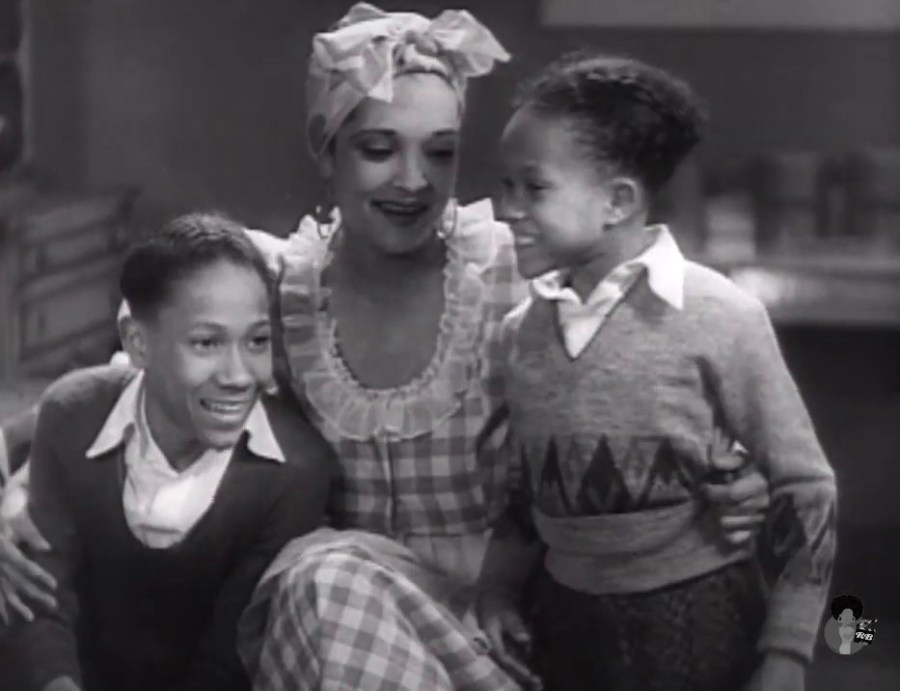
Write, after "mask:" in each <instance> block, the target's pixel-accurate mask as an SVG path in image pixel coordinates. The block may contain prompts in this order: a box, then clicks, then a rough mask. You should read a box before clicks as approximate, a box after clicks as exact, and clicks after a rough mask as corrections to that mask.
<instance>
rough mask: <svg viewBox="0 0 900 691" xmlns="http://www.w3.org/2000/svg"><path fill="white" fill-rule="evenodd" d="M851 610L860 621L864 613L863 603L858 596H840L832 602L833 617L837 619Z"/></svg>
mask: <svg viewBox="0 0 900 691" xmlns="http://www.w3.org/2000/svg"><path fill="white" fill-rule="evenodd" d="M845 609H849V610H850V611H851V612H853V616H854V617H855V618H856V619H859V618H860V617H861V616H862V613H863V603H862V600H860V599H859V598H858V597H856V595H838V596H837V597H836V598H834V599H833V600H832V601H831V616H832V617H834V618H835V619H837V618H838V617H840V616H841V613H842V612H843V611H844V610H845Z"/></svg>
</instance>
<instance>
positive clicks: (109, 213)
mask: <svg viewBox="0 0 900 691" xmlns="http://www.w3.org/2000/svg"><path fill="white" fill-rule="evenodd" d="M10 196H11V197H12V200H10V199H9V197H10ZM135 196H136V193H135V191H134V190H133V189H131V188H118V189H111V190H107V191H101V192H96V193H90V194H83V195H73V194H67V193H61V192H58V191H57V192H40V193H36V192H34V191H31V190H26V191H21V192H19V193H18V196H17V195H16V194H12V195H9V194H8V195H7V199H6V200H4V198H3V190H2V187H0V379H4V378H11V377H17V378H21V377H47V376H55V375H58V374H60V373H62V372H64V371H66V370H67V369H69V368H71V367H73V366H77V365H85V364H94V363H97V362H101V361H103V360H104V359H106V358H108V357H109V353H110V352H112V347H113V345H114V344H115V339H116V331H115V314H116V310H117V308H118V304H119V299H120V298H119V292H118V269H119V263H120V261H121V256H122V252H123V249H124V247H125V245H126V244H127V236H128V233H127V230H126V228H127V226H126V221H127V219H128V216H129V212H130V209H131V205H132V201H133V200H134V198H135Z"/></svg>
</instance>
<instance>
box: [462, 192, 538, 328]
mask: <svg viewBox="0 0 900 691" xmlns="http://www.w3.org/2000/svg"><path fill="white" fill-rule="evenodd" d="M452 246H453V247H454V248H455V249H456V251H457V252H458V253H459V254H460V256H461V257H462V258H463V261H464V262H465V263H467V264H468V265H469V266H470V267H473V268H474V269H475V271H476V272H477V274H478V275H479V277H480V279H481V282H482V284H483V286H484V288H485V290H486V291H487V293H486V298H487V299H488V301H489V303H491V304H492V305H493V306H494V307H495V308H496V310H495V312H496V316H497V317H498V318H499V317H500V316H502V315H503V314H505V313H506V311H507V310H508V309H509V308H511V307H512V306H513V305H515V304H517V303H518V302H519V301H520V300H522V298H524V297H525V296H526V295H527V294H528V290H527V284H526V282H525V281H524V279H522V277H521V276H520V275H519V271H518V268H517V265H516V253H515V248H514V245H513V235H512V231H511V230H510V228H509V226H508V225H506V224H505V223H503V222H501V221H498V220H497V219H496V218H495V217H494V210H493V205H492V204H491V201H490V200H489V199H484V200H482V201H479V202H475V203H473V204H469V205H468V206H464V207H460V209H459V222H458V223H457V227H456V233H455V237H454V239H453V240H452Z"/></svg>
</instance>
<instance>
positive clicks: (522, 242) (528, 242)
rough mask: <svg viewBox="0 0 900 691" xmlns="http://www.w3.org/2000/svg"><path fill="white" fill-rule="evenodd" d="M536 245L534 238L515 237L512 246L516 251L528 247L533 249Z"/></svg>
mask: <svg viewBox="0 0 900 691" xmlns="http://www.w3.org/2000/svg"><path fill="white" fill-rule="evenodd" d="M536 244H537V239H536V238H526V237H517V238H516V239H515V240H514V245H515V248H516V249H517V250H523V249H526V248H528V247H534V246H535V245H536Z"/></svg>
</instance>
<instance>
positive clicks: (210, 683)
mask: <svg viewBox="0 0 900 691" xmlns="http://www.w3.org/2000/svg"><path fill="white" fill-rule="evenodd" d="M121 288H122V292H123V294H124V297H125V299H126V300H127V301H128V303H129V304H130V305H131V317H130V318H129V319H128V320H126V321H125V322H124V325H123V329H122V330H123V333H122V340H123V343H124V345H125V349H126V350H127V352H128V354H129V356H130V357H131V360H132V362H133V363H135V366H136V368H131V367H116V366H105V367H98V368H93V369H88V370H80V371H76V372H73V373H71V374H68V375H66V376H64V377H63V378H62V379H60V380H59V381H57V382H56V383H55V384H53V385H52V386H51V387H50V388H49V389H48V391H47V392H46V394H45V396H44V398H43V400H42V402H41V405H40V413H39V418H38V422H37V429H36V432H35V435H34V442H33V446H32V449H31V467H30V478H29V498H28V502H29V506H28V512H29V514H30V516H31V517H32V519H33V520H34V523H35V524H36V527H37V528H38V530H39V531H40V532H41V533H42V535H43V536H44V537H45V538H46V539H47V541H48V542H49V544H50V545H51V547H52V549H51V550H50V551H48V552H42V553H34V554H33V555H32V558H34V559H35V561H36V562H37V564H38V565H39V566H40V567H42V568H43V569H44V570H45V571H47V572H48V573H49V574H50V575H51V576H52V577H53V579H54V580H55V581H56V583H57V588H56V590H55V595H56V598H57V607H55V608H53V607H47V606H41V607H40V608H39V609H37V611H36V616H35V617H34V619H33V620H32V621H30V622H27V623H23V624H22V625H21V626H20V627H19V628H18V629H17V630H15V631H14V632H13V639H12V645H13V646H14V655H15V656H16V657H17V658H18V660H19V661H20V662H21V663H24V665H25V667H26V670H27V677H28V683H29V684H30V687H31V688H32V689H34V690H35V691H63V690H79V689H80V690H82V691H121V690H122V689H128V690H129V691H163V690H164V691H175V690H178V691H188V690H189V689H190V690H196V691H200V690H204V691H207V690H209V691H213V690H216V691H219V690H221V691H230V690H232V689H234V690H238V689H249V687H250V681H249V680H248V679H247V677H246V674H245V672H244V671H243V669H242V667H241V664H240V661H239V659H238V657H237V652H236V649H235V635H236V630H235V629H236V622H237V619H238V617H239V616H240V614H241V612H242V610H243V609H244V607H245V605H246V603H247V602H248V600H249V597H250V595H251V593H252V591H253V588H254V586H255V585H256V582H257V580H258V578H259V577H260V575H261V574H262V573H263V571H264V570H265V568H266V567H267V566H268V565H269V563H270V562H271V561H272V559H273V558H274V557H275V556H276V554H277V553H278V552H279V550H280V549H281V548H282V547H283V546H284V545H285V544H286V543H287V542H288V541H290V540H291V539H292V538H294V537H297V536H299V535H302V534H304V533H306V532H308V531H310V530H312V529H314V528H316V527H318V526H319V525H320V524H321V522H322V519H323V515H324V507H325V503H326V497H327V494H328V491H329V486H330V482H331V478H332V474H333V472H334V471H333V468H334V465H333V456H332V451H331V449H330V447H329V446H328V445H327V444H326V442H325V441H324V440H323V439H322V438H321V436H320V435H319V434H318V432H316V431H315V430H314V428H313V427H312V426H311V425H310V424H309V423H308V422H307V421H306V420H305V419H304V418H303V417H302V414H301V413H300V412H299V410H298V409H297V408H295V407H293V406H289V405H287V403H286V402H283V401H281V400H279V399H278V398H277V397H275V396H271V395H268V394H266V393H264V392H265V390H266V388H267V387H269V385H270V384H271V381H272V357H271V350H270V340H271V335H270V330H271V324H270V319H269V304H270V303H269V298H270V294H269V293H270V286H269V278H268V274H267V268H266V265H265V262H264V260H263V258H262V257H261V256H260V254H259V252H258V251H257V250H256V249H255V247H254V246H253V245H252V243H251V242H250V240H249V239H248V238H247V236H246V235H245V234H244V233H243V232H242V228H241V227H240V226H238V225H237V224H235V223H233V222H231V221H229V220H228V219H225V218H223V217H220V216H215V215H190V216H186V217H182V218H179V219H176V220H175V221H173V222H171V223H170V224H168V225H167V226H166V227H165V228H163V229H162V231H161V232H160V233H158V234H157V235H155V236H153V237H151V238H150V239H148V240H146V241H144V242H142V243H140V244H138V245H137V246H136V247H134V248H133V249H132V250H131V252H130V253H129V255H128V258H127V259H126V261H125V265H124V267H123V270H122V277H121Z"/></svg>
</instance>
